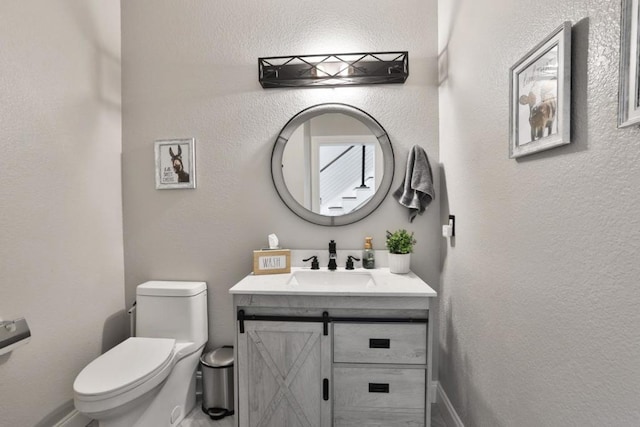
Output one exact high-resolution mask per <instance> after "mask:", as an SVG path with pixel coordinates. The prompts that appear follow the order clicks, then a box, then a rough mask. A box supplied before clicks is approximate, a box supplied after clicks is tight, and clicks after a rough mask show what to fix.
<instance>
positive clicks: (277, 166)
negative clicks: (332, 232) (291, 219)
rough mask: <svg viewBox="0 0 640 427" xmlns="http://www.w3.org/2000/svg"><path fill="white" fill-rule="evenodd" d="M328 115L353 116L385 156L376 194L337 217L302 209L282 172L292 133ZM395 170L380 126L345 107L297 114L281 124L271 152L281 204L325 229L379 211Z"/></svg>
mask: <svg viewBox="0 0 640 427" xmlns="http://www.w3.org/2000/svg"><path fill="white" fill-rule="evenodd" d="M328 113H342V114H345V115H347V116H350V117H353V118H354V119H357V120H359V121H360V122H362V123H363V124H364V125H366V126H367V127H368V128H369V130H370V131H371V133H372V134H373V135H374V136H375V137H376V138H377V139H378V143H379V144H380V148H381V150H382V154H383V156H384V168H383V176H382V181H381V182H380V186H379V187H378V190H377V191H376V193H375V194H374V195H373V197H372V198H371V199H369V201H368V202H367V203H365V204H364V206H362V207H361V208H360V209H358V210H357V211H354V212H350V213H348V214H345V215H340V216H328V215H320V214H318V213H315V212H312V211H310V210H309V209H307V208H305V207H304V206H302V205H301V204H300V203H298V201H297V200H296V199H295V198H294V197H293V196H292V195H291V193H290V192H289V189H288V188H287V185H286V183H285V182H284V174H283V173H282V167H283V165H282V158H283V154H284V148H285V146H286V144H287V142H288V141H289V138H290V137H291V135H292V134H293V132H295V130H296V129H297V128H298V127H299V126H300V125H301V124H303V123H304V122H306V121H307V120H309V119H312V118H313V117H316V116H319V115H322V114H328ZM394 170H395V158H394V155H393V147H392V146H391V141H390V140H389V136H388V135H387V132H386V131H385V130H384V128H383V127H382V125H380V123H378V121H377V120H376V119H374V118H373V117H372V116H370V115H369V114H368V113H366V112H365V111H363V110H361V109H359V108H356V107H353V106H351V105H347V104H339V103H328V104H318V105H314V106H311V107H309V108H306V109H304V110H302V111H300V112H299V113H298V114H296V115H295V116H293V117H292V118H291V120H289V121H288V122H287V124H285V125H284V127H283V128H282V130H281V131H280V134H279V135H278V137H277V138H276V142H275V144H274V146H273V152H272V153H271V178H272V179H273V185H274V186H275V188H276V191H277V192H278V195H279V196H280V198H281V199H282V201H283V202H284V204H285V205H286V206H287V207H288V208H289V209H291V211H292V212H293V213H295V214H296V215H298V216H299V217H300V218H302V219H304V220H306V221H309V222H311V223H313V224H318V225H325V226H340V225H347V224H353V223H354V222H357V221H360V220H362V219H364V218H366V217H367V216H369V215H370V214H371V213H372V212H373V211H375V210H376V209H377V208H378V206H379V205H380V203H382V201H383V200H384V199H385V197H386V196H387V194H388V193H389V190H390V189H391V182H392V181H393V174H394Z"/></svg>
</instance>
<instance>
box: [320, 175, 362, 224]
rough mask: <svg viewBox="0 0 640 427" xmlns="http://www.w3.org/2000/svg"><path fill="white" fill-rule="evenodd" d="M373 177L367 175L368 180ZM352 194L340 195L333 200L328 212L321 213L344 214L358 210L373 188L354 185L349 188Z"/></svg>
mask: <svg viewBox="0 0 640 427" xmlns="http://www.w3.org/2000/svg"><path fill="white" fill-rule="evenodd" d="M371 179H373V177H369V180H371ZM351 193H352V195H349V196H340V197H338V198H336V199H335V200H334V203H332V205H331V206H329V207H328V208H327V209H328V212H327V213H323V215H330V216H336V215H345V214H348V213H349V212H353V211H355V210H358V209H359V208H360V207H361V206H362V205H364V204H365V203H367V202H368V201H369V199H370V198H371V197H372V196H373V193H374V191H373V188H372V187H371V186H369V187H364V188H362V187H356V188H354V189H353V190H351Z"/></svg>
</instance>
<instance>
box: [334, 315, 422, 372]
mask: <svg viewBox="0 0 640 427" xmlns="http://www.w3.org/2000/svg"><path fill="white" fill-rule="evenodd" d="M333 361H334V362H336V363H404V364H415V365H425V364H426V363H427V325H426V324H423V323H402V324H399V323H334V325H333Z"/></svg>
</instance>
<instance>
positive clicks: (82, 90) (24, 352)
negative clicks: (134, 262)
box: [0, 0, 126, 427]
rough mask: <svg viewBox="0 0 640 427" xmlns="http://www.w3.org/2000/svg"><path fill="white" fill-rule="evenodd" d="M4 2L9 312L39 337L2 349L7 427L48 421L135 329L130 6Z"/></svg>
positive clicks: (2, 228)
mask: <svg viewBox="0 0 640 427" xmlns="http://www.w3.org/2000/svg"><path fill="white" fill-rule="evenodd" d="M1 5H2V7H1V9H2V12H1V13H0V40H2V42H1V44H2V55H0V93H1V94H2V101H1V102H0V129H1V132H0V146H1V147H2V155H1V156H0V170H2V174H1V176H2V184H1V185H0V200H1V201H2V202H1V203H0V272H1V273H2V279H1V284H0V317H1V318H5V319H8V318H13V317H14V316H24V317H25V318H26V319H27V321H28V324H29V326H30V328H31V332H32V339H31V342H30V343H28V344H27V345H26V346H23V347H21V348H18V349H16V350H15V351H13V352H12V353H11V354H9V355H4V356H0V426H3V427H15V426H33V425H36V424H41V423H43V424H42V425H46V424H50V422H51V421H52V420H53V418H55V413H56V412H57V411H59V410H61V411H64V410H68V409H70V405H71V404H70V400H71V399H72V397H73V395H72V388H71V385H72V383H73V380H74V378H75V376H76V375H77V374H78V372H79V371H80V370H81V369H82V368H83V367H84V366H85V365H86V364H87V363H88V362H89V361H90V360H91V359H93V358H95V357H96V356H97V355H99V354H100V353H101V352H102V351H103V350H106V349H107V348H109V347H111V346H112V345H113V344H115V343H116V342H117V341H119V340H120V339H121V338H122V337H123V332H124V327H125V325H126V323H125V322H123V321H122V317H118V312H120V311H122V310H123V309H124V291H123V289H124V283H123V282H124V273H123V269H124V265H123V250H122V210H121V189H120V182H121V180H120V152H121V115H120V105H119V103H120V32H119V31H120V16H119V12H120V7H119V4H118V2H103V1H97V0H95V1H85V0H75V1H66V0H65V1H59V0H56V1H51V0H24V1H17V2H16V1H9V0H6V1H2V3H1ZM52 417H53V418H52Z"/></svg>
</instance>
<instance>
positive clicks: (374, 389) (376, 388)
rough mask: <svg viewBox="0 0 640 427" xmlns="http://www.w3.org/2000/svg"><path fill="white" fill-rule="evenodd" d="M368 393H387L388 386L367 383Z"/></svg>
mask: <svg viewBox="0 0 640 427" xmlns="http://www.w3.org/2000/svg"><path fill="white" fill-rule="evenodd" d="M369 393H389V384H385V383H369Z"/></svg>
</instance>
